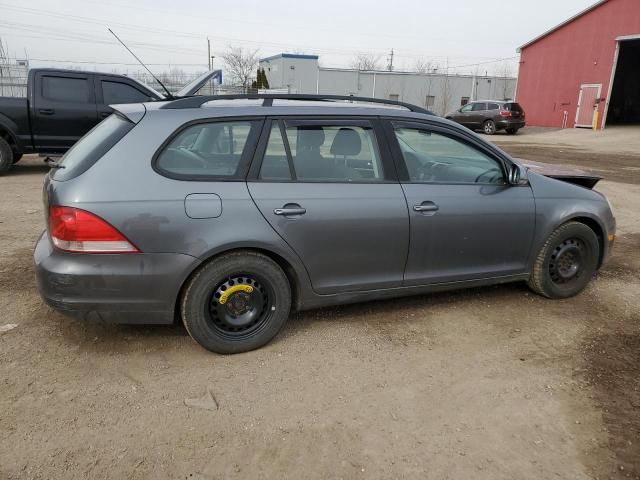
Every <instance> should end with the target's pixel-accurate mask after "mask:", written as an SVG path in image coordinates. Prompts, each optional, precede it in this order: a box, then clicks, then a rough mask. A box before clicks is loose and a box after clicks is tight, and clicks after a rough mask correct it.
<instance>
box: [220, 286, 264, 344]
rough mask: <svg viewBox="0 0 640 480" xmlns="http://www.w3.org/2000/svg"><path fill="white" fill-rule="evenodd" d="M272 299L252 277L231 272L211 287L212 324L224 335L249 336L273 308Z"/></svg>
mask: <svg viewBox="0 0 640 480" xmlns="http://www.w3.org/2000/svg"><path fill="white" fill-rule="evenodd" d="M272 299H273V294H270V292H269V290H268V288H267V287H264V286H263V285H262V283H260V281H259V280H257V279H256V278H254V277H253V276H251V275H234V276H232V277H229V278H227V279H226V280H225V281H224V282H222V283H221V284H220V285H218V286H217V288H216V289H215V290H214V292H213V294H212V296H211V300H210V303H209V315H210V316H211V321H212V322H213V324H214V325H215V327H216V328H217V329H219V330H220V332H221V333H223V334H225V335H230V336H235V337H239V336H243V335H250V334H251V333H252V332H254V331H255V330H257V329H259V328H260V326H261V325H262V324H264V323H265V322H266V321H267V319H268V317H269V315H270V314H271V312H272V311H275V309H276V307H275V305H273V304H272Z"/></svg>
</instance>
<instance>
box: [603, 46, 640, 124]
mask: <svg viewBox="0 0 640 480" xmlns="http://www.w3.org/2000/svg"><path fill="white" fill-rule="evenodd" d="M639 86H640V39H638V40H625V41H621V42H620V50H619V52H618V65H617V67H616V73H615V76H614V80H613V88H612V90H611V99H610V100H609V111H608V113H607V125H620V124H629V123H638V124H640V87H639Z"/></svg>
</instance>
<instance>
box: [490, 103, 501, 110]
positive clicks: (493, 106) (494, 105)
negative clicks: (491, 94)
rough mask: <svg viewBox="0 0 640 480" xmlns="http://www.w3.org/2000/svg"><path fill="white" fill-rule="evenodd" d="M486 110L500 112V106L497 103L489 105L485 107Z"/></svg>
mask: <svg viewBox="0 0 640 480" xmlns="http://www.w3.org/2000/svg"><path fill="white" fill-rule="evenodd" d="M487 110H500V105H498V104H497V103H489V104H488V105H487Z"/></svg>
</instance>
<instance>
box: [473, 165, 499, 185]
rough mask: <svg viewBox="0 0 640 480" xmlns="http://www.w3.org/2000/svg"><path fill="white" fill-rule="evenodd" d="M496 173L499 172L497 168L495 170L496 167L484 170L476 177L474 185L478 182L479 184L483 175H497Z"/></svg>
mask: <svg viewBox="0 0 640 480" xmlns="http://www.w3.org/2000/svg"><path fill="white" fill-rule="evenodd" d="M497 172H500V169H499V168H496V167H492V168H490V169H488V170H485V171H484V172H482V173H481V174H480V175H478V176H477V177H476V181H475V183H479V182H480V179H481V178H482V177H484V176H485V175H487V174H489V173H497ZM492 178H493V177H492Z"/></svg>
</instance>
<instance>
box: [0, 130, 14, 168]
mask: <svg viewBox="0 0 640 480" xmlns="http://www.w3.org/2000/svg"><path fill="white" fill-rule="evenodd" d="M11 165H13V150H11V145H9V144H8V143H7V141H6V140H5V139H4V138H2V137H0V175H2V174H4V173H7V172H8V171H9V169H10V168H11Z"/></svg>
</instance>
